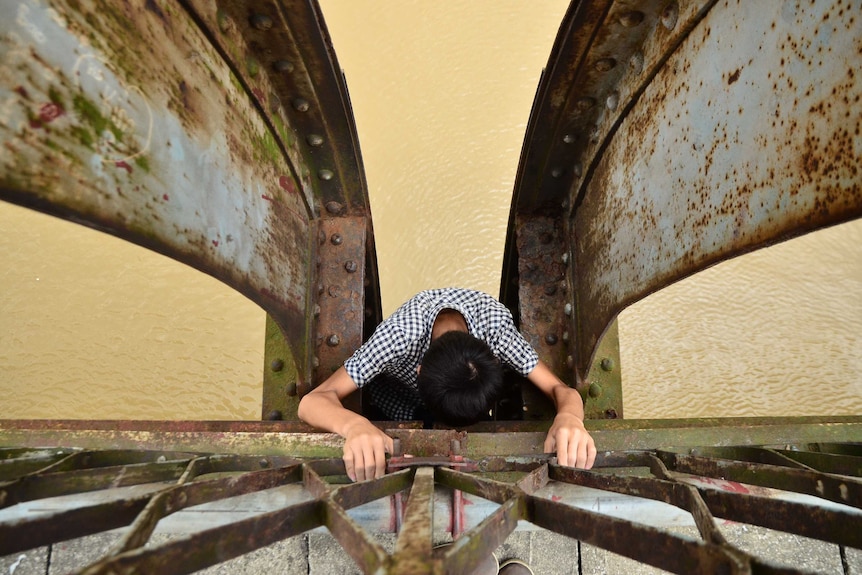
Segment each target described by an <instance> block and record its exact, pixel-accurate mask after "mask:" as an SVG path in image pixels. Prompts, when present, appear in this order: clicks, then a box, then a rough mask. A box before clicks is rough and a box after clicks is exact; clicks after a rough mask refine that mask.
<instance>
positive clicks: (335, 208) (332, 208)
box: [326, 200, 344, 216]
mask: <svg viewBox="0 0 862 575" xmlns="http://www.w3.org/2000/svg"><path fill="white" fill-rule="evenodd" d="M326 211H327V212H329V213H330V214H332V215H333V216H340V215H341V214H342V213H343V212H344V206H342V205H341V204H339V203H338V202H336V201H335V200H333V201H330V202H326Z"/></svg>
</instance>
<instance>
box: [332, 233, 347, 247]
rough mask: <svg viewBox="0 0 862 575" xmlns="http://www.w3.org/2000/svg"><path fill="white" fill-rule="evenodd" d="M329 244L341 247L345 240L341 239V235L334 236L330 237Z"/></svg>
mask: <svg viewBox="0 0 862 575" xmlns="http://www.w3.org/2000/svg"><path fill="white" fill-rule="evenodd" d="M329 242H330V243H331V244H332V245H334V246H340V245H341V244H342V242H344V238H343V237H341V234H332V235H331V236H330V237H329Z"/></svg>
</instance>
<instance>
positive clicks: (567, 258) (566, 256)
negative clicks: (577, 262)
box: [561, 252, 569, 264]
mask: <svg viewBox="0 0 862 575" xmlns="http://www.w3.org/2000/svg"><path fill="white" fill-rule="evenodd" d="M561 259H562V260H563V263H564V264H567V263H569V252H565V253H564V254H563V256H562V258H561Z"/></svg>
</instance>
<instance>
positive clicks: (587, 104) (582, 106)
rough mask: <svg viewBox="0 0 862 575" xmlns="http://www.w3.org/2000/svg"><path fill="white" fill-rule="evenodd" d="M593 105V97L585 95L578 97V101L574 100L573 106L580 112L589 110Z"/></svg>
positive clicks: (594, 102)
mask: <svg viewBox="0 0 862 575" xmlns="http://www.w3.org/2000/svg"><path fill="white" fill-rule="evenodd" d="M595 105H596V100H595V98H590V97H589V96H586V97H584V98H578V101H577V102H575V107H576V108H577V109H578V110H580V111H582V112H584V111H586V110H589V109H590V108H592V107H593V106H595Z"/></svg>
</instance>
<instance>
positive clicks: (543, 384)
mask: <svg viewBox="0 0 862 575" xmlns="http://www.w3.org/2000/svg"><path fill="white" fill-rule="evenodd" d="M527 379H529V380H530V382H531V383H533V385H535V386H536V387H538V388H539V389H540V390H542V392H543V393H544V394H545V395H547V396H548V397H549V398H551V399H552V400H553V402H554V405H556V407H557V415H556V417H554V423H553V425H551V429H550V430H548V436H547V438H545V445H544V450H545V452H546V453H550V452H552V451H556V452H557V461H558V462H559V464H560V465H570V466H572V467H581V468H583V469H589V468H591V467H592V466H593V462H595V460H596V444H595V442H594V441H593V438H592V437H591V436H590V434H589V432H588V431H587V429H586V428H585V427H584V402H583V401H582V400H581V395H580V394H579V393H578V392H577V390H575V389H572V388H571V387H569V386H567V385H566V384H565V383H563V382H562V381H560V379H559V378H558V377H557V376H556V375H554V372H552V371H551V370H550V369H549V368H548V366H547V365H545V364H544V363H542V362H541V361H539V363H538V365H536V367H535V368H534V369H533V371H531V372H530V373H529V375H527Z"/></svg>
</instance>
